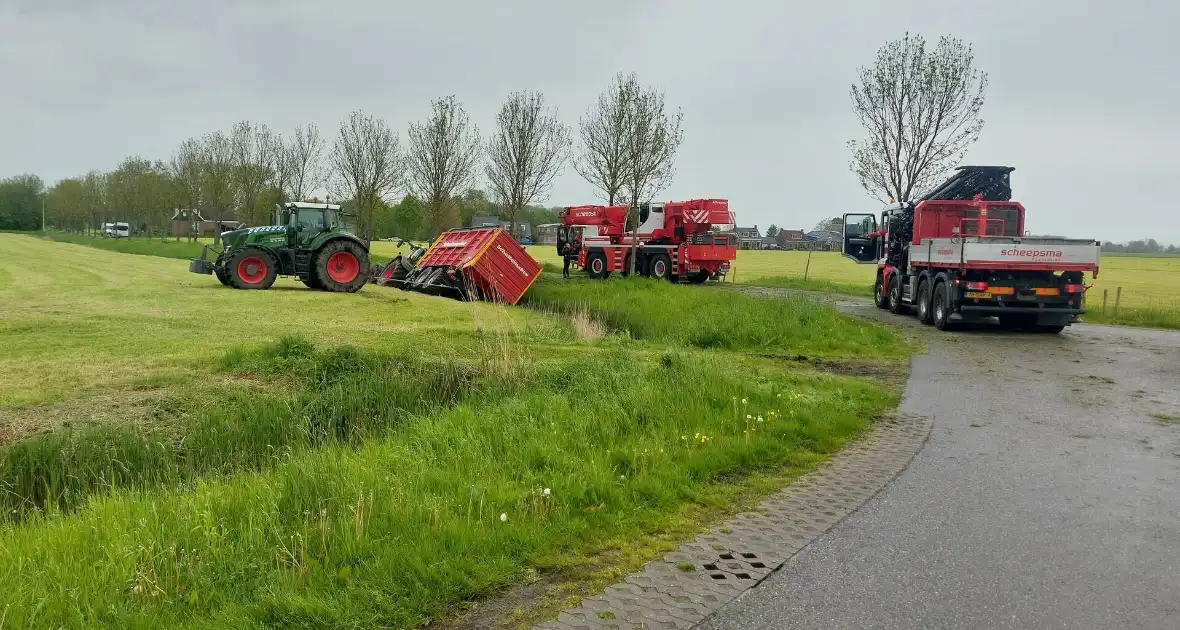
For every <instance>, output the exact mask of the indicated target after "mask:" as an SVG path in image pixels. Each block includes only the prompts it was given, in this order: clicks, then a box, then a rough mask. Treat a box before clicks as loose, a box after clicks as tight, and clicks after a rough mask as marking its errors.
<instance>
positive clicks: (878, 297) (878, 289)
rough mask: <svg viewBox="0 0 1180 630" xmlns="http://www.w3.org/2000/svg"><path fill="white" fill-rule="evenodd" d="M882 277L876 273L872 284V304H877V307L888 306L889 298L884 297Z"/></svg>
mask: <svg viewBox="0 0 1180 630" xmlns="http://www.w3.org/2000/svg"><path fill="white" fill-rule="evenodd" d="M883 284H884V277H883V276H882V275H881V274H877V281H876V282H875V283H874V284H873V304H876V305H877V308H879V309H887V308H889V300H887V299H886V298H885V295H884V292H885V288H884V286H882V285H883Z"/></svg>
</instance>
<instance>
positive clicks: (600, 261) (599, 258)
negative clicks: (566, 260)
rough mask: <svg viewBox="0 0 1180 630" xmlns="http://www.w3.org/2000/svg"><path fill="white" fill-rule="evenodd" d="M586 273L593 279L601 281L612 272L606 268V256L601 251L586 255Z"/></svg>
mask: <svg viewBox="0 0 1180 630" xmlns="http://www.w3.org/2000/svg"><path fill="white" fill-rule="evenodd" d="M586 273H588V274H590V277H591V278H594V279H595V280H601V279H603V278H605V277H606V276H607V274H609V273H610V272H609V271H607V267H606V254H604V253H602V252H601V251H593V252H590V253H589V254H587V255H586Z"/></svg>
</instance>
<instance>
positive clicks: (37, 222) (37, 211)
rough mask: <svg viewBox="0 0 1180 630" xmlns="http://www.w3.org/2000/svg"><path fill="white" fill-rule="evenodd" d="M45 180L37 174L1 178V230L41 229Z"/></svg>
mask: <svg viewBox="0 0 1180 630" xmlns="http://www.w3.org/2000/svg"><path fill="white" fill-rule="evenodd" d="M44 193H45V182H43V181H41V178H40V177H37V176H36V175H27V174H26V175H18V176H16V177H9V178H7V179H4V180H0V230H23V231H32V230H39V229H41V202H42V195H43V194H44Z"/></svg>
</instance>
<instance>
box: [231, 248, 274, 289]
mask: <svg viewBox="0 0 1180 630" xmlns="http://www.w3.org/2000/svg"><path fill="white" fill-rule="evenodd" d="M226 267H227V269H226V274H227V275H228V276H229V283H230V286H232V287H233V288H235V289H269V288H270V286H271V285H272V284H274V283H275V278H277V277H278V275H279V268H278V267H279V264H278V261H277V260H275V257H274V256H272V255H271V254H270V252H268V251H266V250H265V249H262V248H260V247H243V248H242V249H239V250H238V251H236V252H234V255H233V256H230V257H229V261H228V262H227V263H226Z"/></svg>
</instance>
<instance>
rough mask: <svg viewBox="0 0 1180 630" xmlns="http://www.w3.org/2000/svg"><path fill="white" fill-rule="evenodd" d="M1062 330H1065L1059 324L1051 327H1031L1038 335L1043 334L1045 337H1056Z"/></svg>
mask: <svg viewBox="0 0 1180 630" xmlns="http://www.w3.org/2000/svg"><path fill="white" fill-rule="evenodd" d="M1063 330H1065V326H1063V325H1061V324H1053V325H1052V326H1050V325H1042V326H1034V327H1033V331H1034V332H1039V333H1043V334H1046V335H1056V334H1057V333H1059V332H1061V331H1063Z"/></svg>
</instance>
